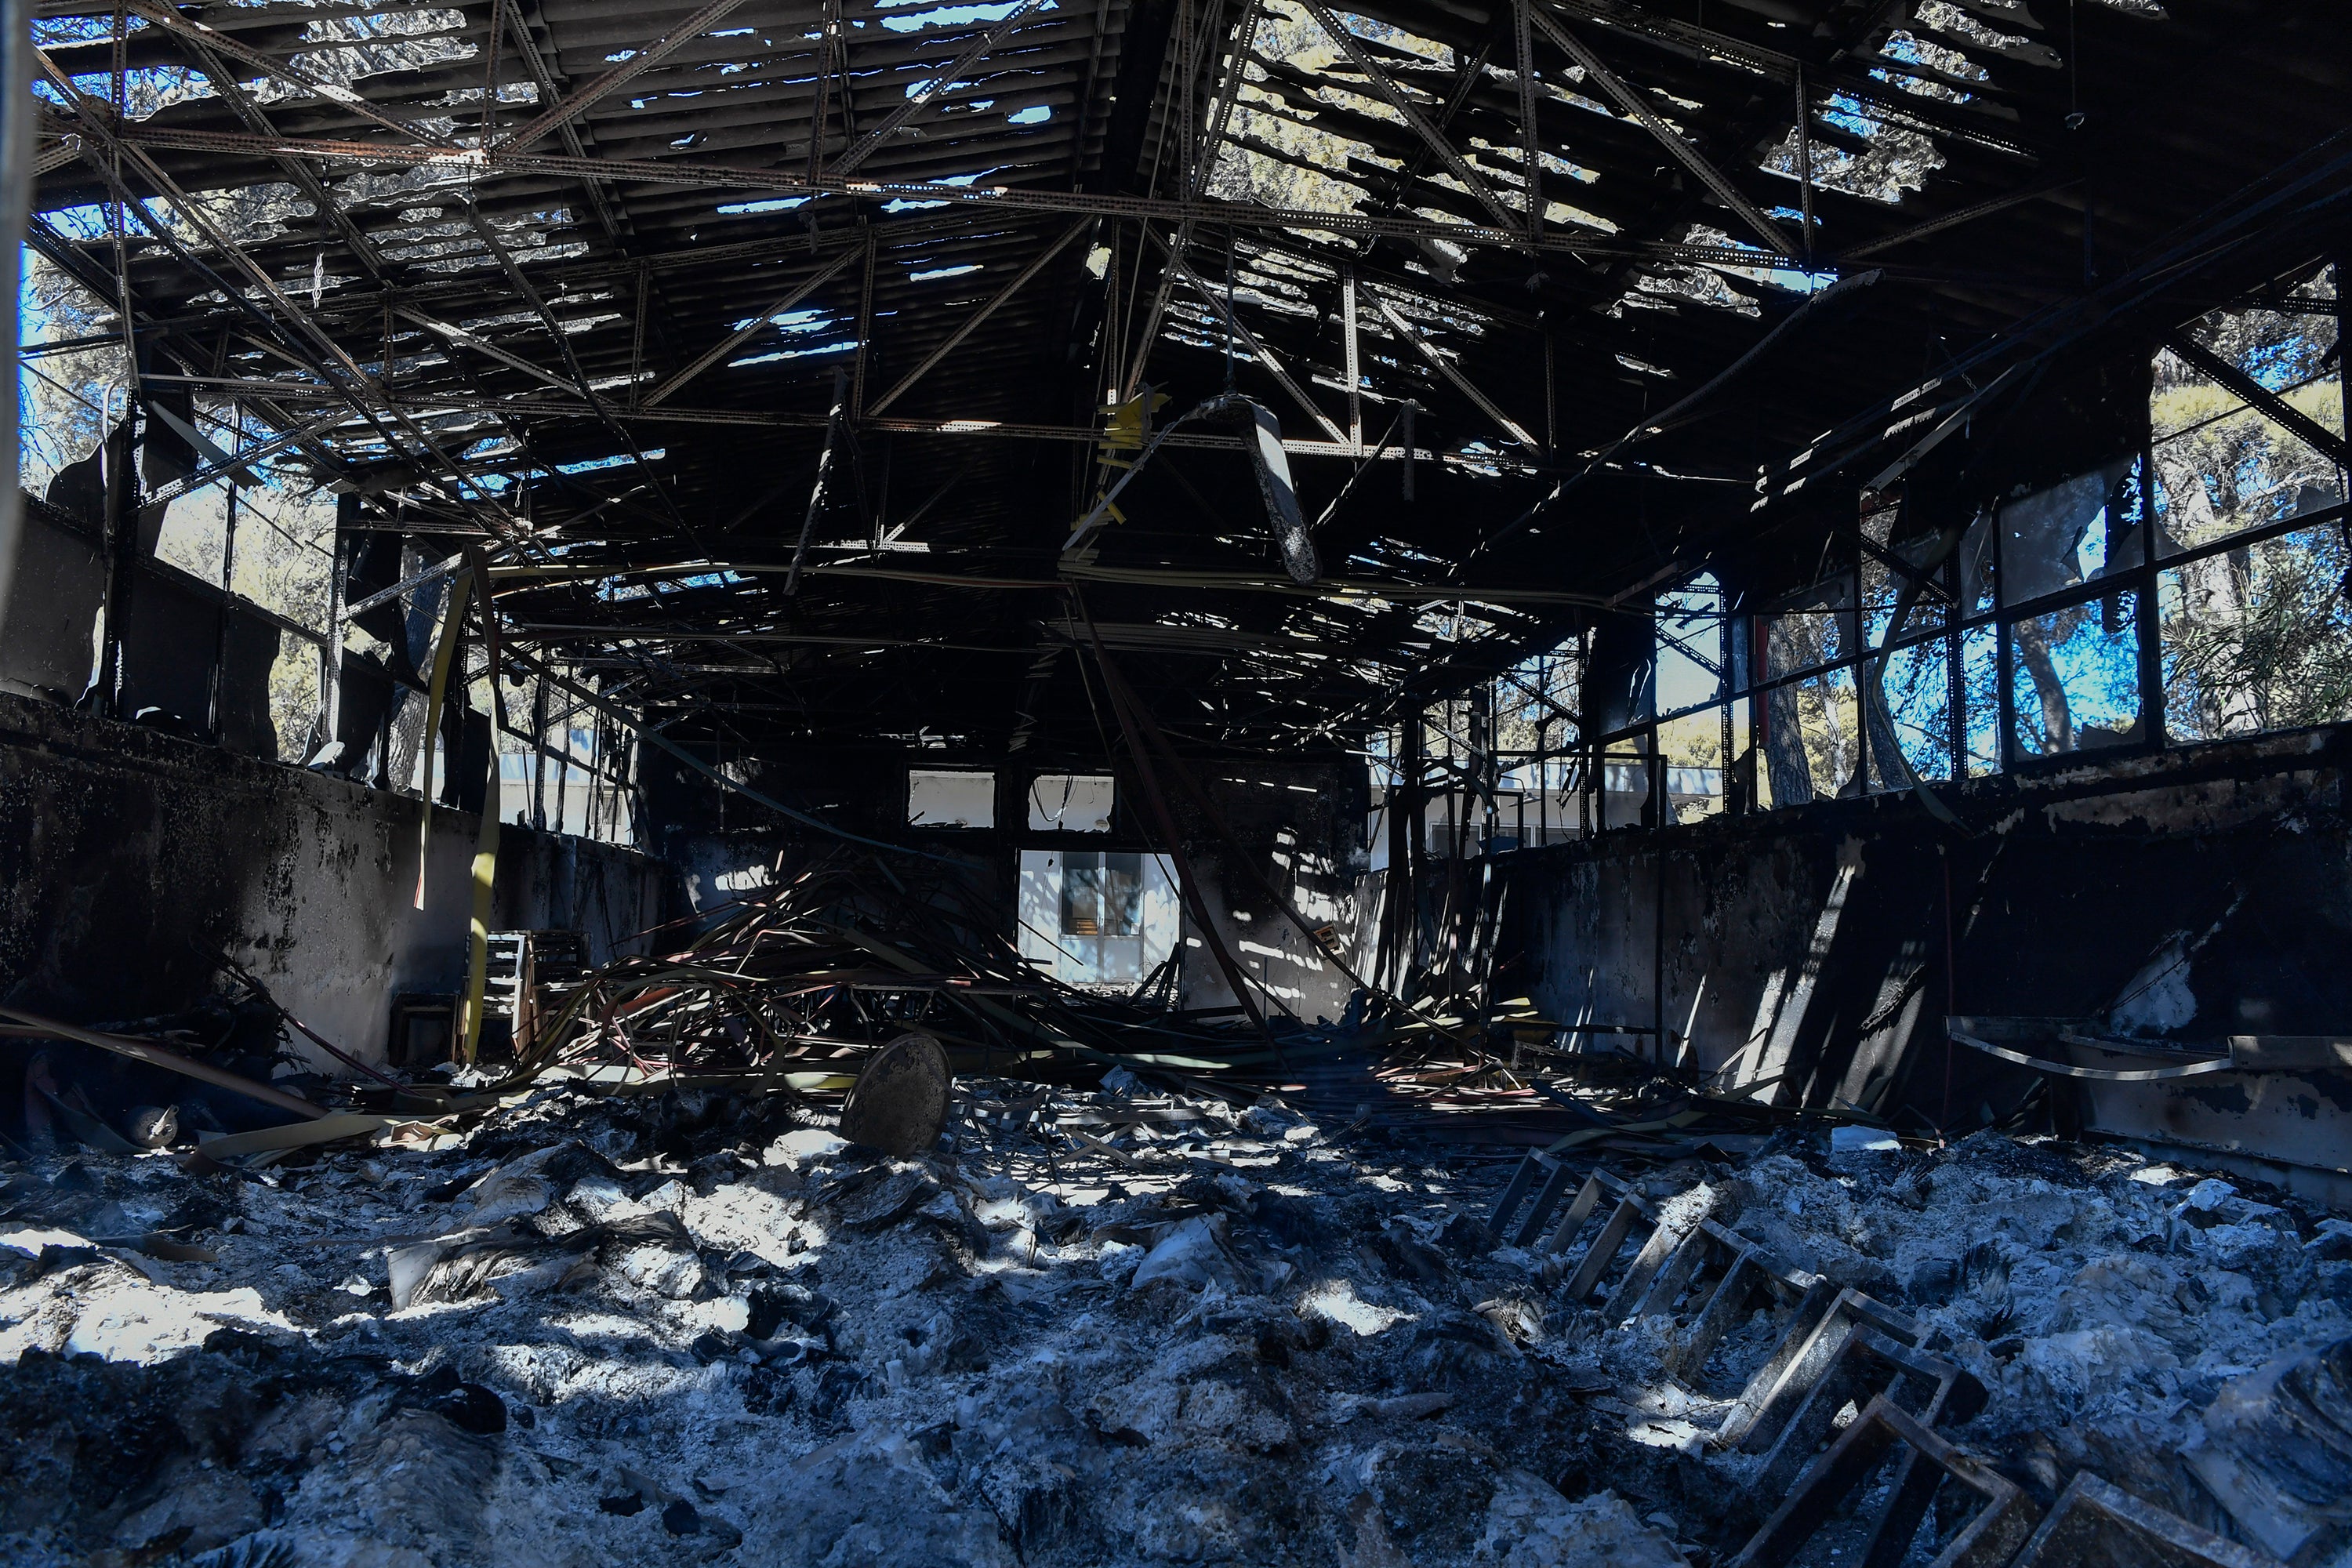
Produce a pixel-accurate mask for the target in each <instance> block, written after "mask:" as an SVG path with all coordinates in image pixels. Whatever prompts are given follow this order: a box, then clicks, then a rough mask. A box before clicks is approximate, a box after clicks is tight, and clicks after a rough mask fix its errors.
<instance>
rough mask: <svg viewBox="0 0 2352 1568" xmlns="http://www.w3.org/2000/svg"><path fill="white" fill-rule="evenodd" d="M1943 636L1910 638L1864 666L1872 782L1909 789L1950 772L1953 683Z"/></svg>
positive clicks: (1894, 787)
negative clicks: (1914, 640) (1924, 639)
mask: <svg viewBox="0 0 2352 1568" xmlns="http://www.w3.org/2000/svg"><path fill="white" fill-rule="evenodd" d="M1950 668H1951V666H1950V661H1949V659H1948V658H1947V657H1946V652H1945V645H1944V639H1943V638H1941V637H1937V638H1935V639H1933V640H1931V641H1928V642H1923V643H1914V644H1912V645H1910V646H1909V647H1901V648H1897V649H1895V651H1894V652H1893V653H1891V654H1888V655H1886V656H1885V658H1874V659H1872V660H1871V661H1870V662H1869V663H1868V664H1866V665H1864V666H1863V677H1864V689H1863V700H1864V702H1865V703H1867V704H1868V707H1867V709H1866V712H1867V713H1868V715H1869V720H1870V773H1871V785H1872V787H1873V788H1875V789H1907V788H1909V787H1910V786H1911V784H1912V783H1913V781H1915V780H1916V779H1927V780H1930V781H1933V780H1938V779H1948V778H1949V777H1951V776H1952V683H1951V679H1950Z"/></svg>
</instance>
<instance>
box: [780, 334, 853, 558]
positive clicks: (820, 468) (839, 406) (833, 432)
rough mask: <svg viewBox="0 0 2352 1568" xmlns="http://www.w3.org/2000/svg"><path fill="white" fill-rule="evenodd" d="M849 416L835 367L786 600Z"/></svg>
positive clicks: (842, 375) (844, 382)
mask: <svg viewBox="0 0 2352 1568" xmlns="http://www.w3.org/2000/svg"><path fill="white" fill-rule="evenodd" d="M848 415H849V373H848V372H847V371H845V370H843V369H840V368H839V367H835V370H834V373H833V413H832V415H831V416H830V417H829V418H827V419H826V421H825V426H824V450H823V451H821V452H819V453H818V454H817V459H816V482H815V483H814V484H813V485H811V486H810V487H809V499H808V510H807V512H806V513H804V514H803V516H802V518H801V537H800V542H799V543H797V544H795V545H793V564H792V567H791V569H790V570H789V571H787V572H786V573H785V574H784V597H785V598H787V599H789V598H791V597H792V596H793V595H795V594H797V593H799V592H800V591H801V568H802V567H803V564H805V563H806V562H807V561H808V551H809V535H810V534H811V533H812V532H814V531H815V529H816V519H817V513H818V512H820V511H822V510H824V482H825V480H826V479H829V478H830V477H832V474H833V452H834V448H835V447H836V446H838V445H839V444H840V442H841V426H842V421H843V420H844V419H845V418H847V417H848Z"/></svg>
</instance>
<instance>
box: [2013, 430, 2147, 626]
mask: <svg viewBox="0 0 2352 1568" xmlns="http://www.w3.org/2000/svg"><path fill="white" fill-rule="evenodd" d="M2137 472H2138V466H2137V462H2136V461H2135V460H2134V459H2132V458H2121V459H2118V460H2117V461H2116V462H2112V463H2109V464H2107V465H2105V467H2103V468H2094V469H2092V470H2091V471H2090V472H2088V473H2084V474H2077V475H2076V476H2074V478H2073V479H2068V480H2066V481H2065V482H2064V483H2063V484H2056V485H2053V486H2051V487H2050V488H2049V489H2043V490H2037V491H2036V492H2034V493H2033V494H2032V495H2029V496H2025V497H2022V498H2021V499H2019V500H2013V501H2011V502H2009V503H2008V504H2006V505H2004V506H2003V507H2002V508H2001V509H2000V602H2001V603H2002V604H2003V605H2022V604H2028V603H2030V602H2032V601H2033V600H2035V599H2040V598H2043V597H2045V596H2047V595H2052V594H2056V593H2061V592H2063V591H2064V590H2065V589H2068V588H2072V587H2075V586H2077V585H2079V584H2084V583H2089V582H2093V581H2095V580H2096V579H2098V578H2101V577H2104V576H2106V575H2108V574H2111V573H2116V572H2122V571H2126V570H2127V569H2129V568H2131V567H2133V566H2137V565H2138V564H2139V561H2138V559H2137V557H2138V552H2139V537H2140V536H2139V527H2138V509H2137V505H2136V497H2137V493H2138V484H2137Z"/></svg>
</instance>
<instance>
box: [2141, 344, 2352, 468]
mask: <svg viewBox="0 0 2352 1568" xmlns="http://www.w3.org/2000/svg"><path fill="white" fill-rule="evenodd" d="M2164 346H2165V347H2166V348H2168V349H2170V350H2171V351H2172V352H2173V353H2174V354H2175V355H2177V356H2178V357H2179V359H2180V360H2181V362H2182V363H2185V364H2188V365H2190V366H2192V367H2194V368H2195V369H2198V370H2201V371H2203V372H2204V373H2205V374H2207V375H2209V376H2211V377H2212V378H2213V379H2214V380H2215V381H2218V382H2220V383H2221V385H2222V386H2223V387H2224V388H2225V389H2227V390H2228V391H2230V392H2232V393H2235V394H2236V395H2238V396H2240V397H2242V398H2243V399H2244V400H2245V401H2246V403H2247V404H2248V405H2251V406H2252V407H2253V408H2254V409H2256V410H2258V411H2259V412H2261V413H2263V414H2265V415H2267V416H2270V417H2271V418H2272V419H2273V420H2275V421H2276V422H2277V423H2279V424H2281V425H2284V426H2286V427H2287V428H2288V429H2289V430H2291V431H2293V432H2294V434H2295V435H2296V436H2298V437H2302V438H2303V440H2304V441H2305V442H2306V443H2308V444H2309V445H2310V446H2312V447H2315V449H2317V451H2318V452H2319V453H2320V455H2321V456H2323V457H2325V458H2328V459H2329V460H2330V461H2332V462H2333V463H2335V464H2336V467H2337V468H2352V447H2347V445H2346V444H2345V440H2344V437H2341V436H2338V435H2337V434H2336V432H2335V431H2333V430H2330V429H2329V428H2328V427H2327V426H2325V425H2322V424H2321V423H2320V422H2319V421H2318V420H2316V419H2314V418H2313V417H2312V416H2310V415H2308V414H2305V412H2304V411H2303V410H2302V409H2300V408H2297V407H2296V406H2295V405H2294V404H2292V403H2289V402H2288V401H2287V400H2286V399H2285V398H2284V397H2281V396H2280V395H2278V394H2277V393H2275V392H2273V391H2272V390H2271V389H2270V388H2269V387H2267V386H2264V385H2263V384H2262V383H2261V382H2259V381H2256V380H2255V379H2254V378H2253V377H2252V376H2251V375H2248V374H2246V373H2245V372H2244V371H2242V370H2240V369H2239V368H2238V367H2237V366H2236V365H2233V364H2231V363H2230V362H2229V361H2228V360H2225V359H2223V358H2222V357H2221V355H2220V354H2217V353H2214V352H2213V351H2212V350H2211V349H2209V348H2207V347H2206V346H2205V345H2204V344H2202V343H2200V342H2197V341H2196V340H2195V339H2194V338H2191V337H2190V336H2189V334H2188V333H2186V332H2175V333H2174V334H2173V335H2172V336H2170V337H2168V338H2167V339H2165V340H2164Z"/></svg>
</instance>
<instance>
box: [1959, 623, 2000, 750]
mask: <svg viewBox="0 0 2352 1568" xmlns="http://www.w3.org/2000/svg"><path fill="white" fill-rule="evenodd" d="M1960 690H1961V693H1962V695H1963V697H1964V699H1965V700H1966V701H1967V703H1968V711H1967V723H1966V724H1965V725H1964V726H1963V727H1962V729H1961V731H1960V732H1961V733H1962V734H1964V735H1966V736H1967V737H1968V743H1969V744H1968V752H1967V755H1966V757H1965V759H1964V760H1965V761H1966V763H1967V764H1968V770H1969V777H1970V778H1984V777H1986V776H1987V775H1989V774H1991V773H1999V772H2000V765H2001V763H2000V629H1999V628H1998V627H1995V626H1970V627H1969V629H1968V630H1967V631H1964V632H1962V633H1961V634H1960Z"/></svg>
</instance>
